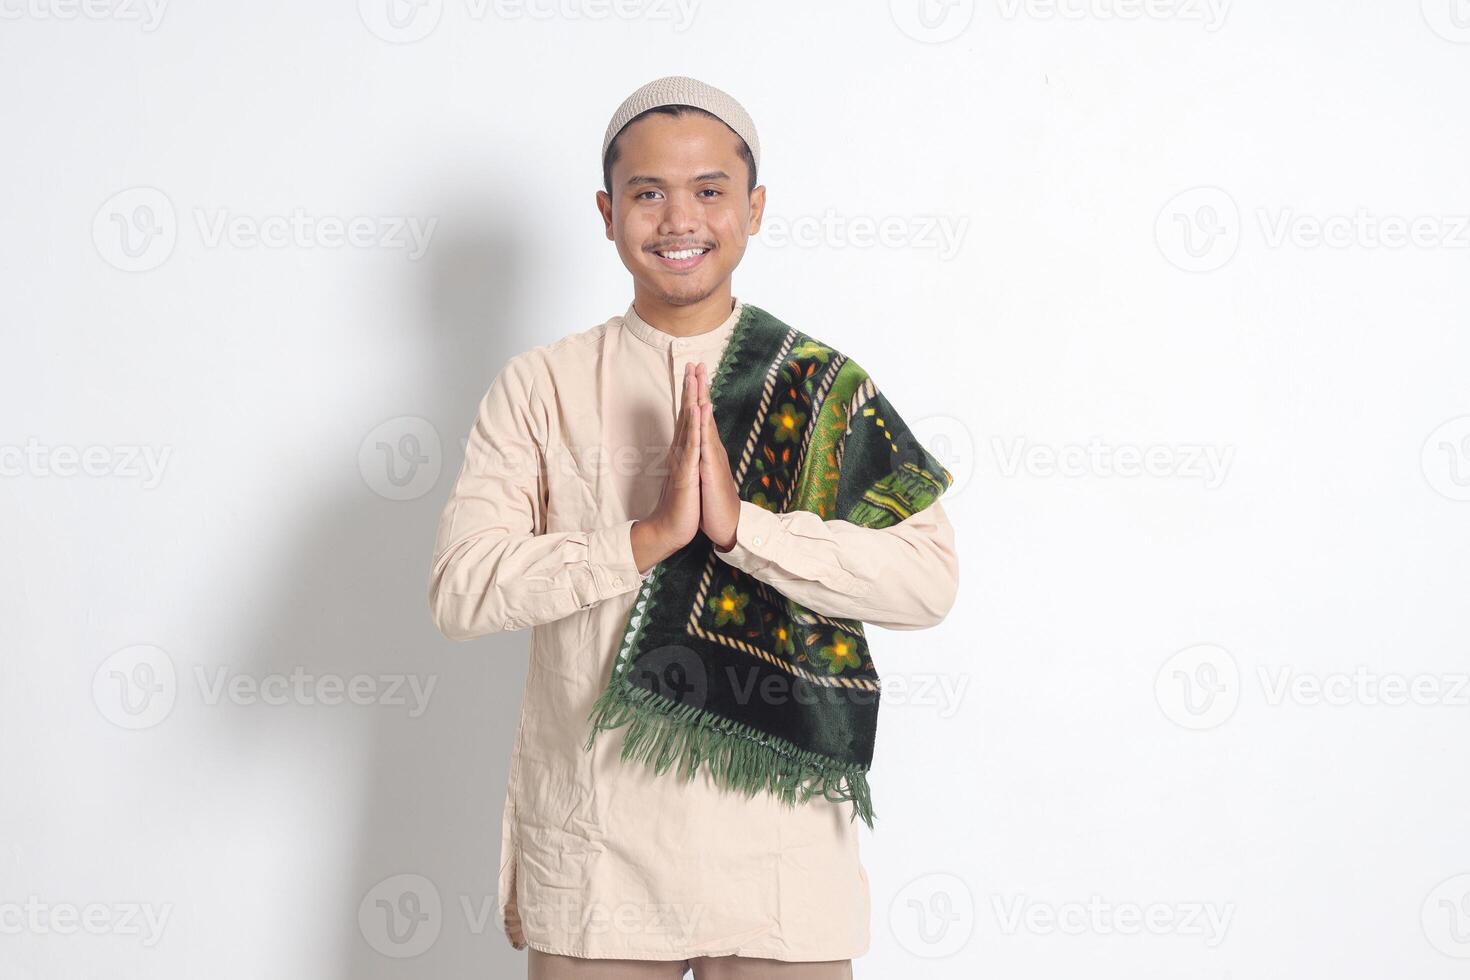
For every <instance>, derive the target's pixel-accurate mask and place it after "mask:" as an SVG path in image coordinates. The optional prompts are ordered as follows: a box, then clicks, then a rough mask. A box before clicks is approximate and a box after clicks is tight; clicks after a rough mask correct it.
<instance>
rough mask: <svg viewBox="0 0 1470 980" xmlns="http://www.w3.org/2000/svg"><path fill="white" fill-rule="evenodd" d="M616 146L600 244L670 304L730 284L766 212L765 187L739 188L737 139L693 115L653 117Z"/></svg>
mask: <svg viewBox="0 0 1470 980" xmlns="http://www.w3.org/2000/svg"><path fill="white" fill-rule="evenodd" d="M617 145H618V159H617V161H616V162H615V163H614V164H613V167H612V173H611V174H610V184H611V187H612V194H611V195H610V196H609V195H608V194H607V193H605V192H603V191H598V192H597V207H598V210H600V211H601V212H602V218H603V223H604V224H605V225H606V232H607V237H608V239H609V240H611V241H613V242H616V243H617V247H618V255H619V256H621V257H622V260H623V264H624V265H625V266H627V267H628V271H629V272H631V273H632V274H633V279H634V280H635V282H636V284H637V286H638V287H639V289H640V290H641V291H643V292H647V293H650V294H652V295H654V296H657V297H659V298H660V299H661V300H662V301H663V302H665V303H668V304H669V305H671V306H688V305H692V304H694V303H698V302H699V301H701V300H703V299H706V298H707V297H709V296H710V295H712V294H713V293H715V292H716V291H717V290H719V289H720V288H721V287H722V286H724V285H725V284H726V283H728V282H729V279H730V274H731V273H732V272H733V271H734V270H735V267H736V266H737V265H739V264H740V259H741V256H743V255H744V254H745V243H746V240H747V238H749V236H751V235H753V234H755V233H756V232H758V231H759V230H760V222H761V212H762V211H763V210H764V207H765V197H766V189H765V188H764V187H757V188H756V189H755V190H754V191H752V192H749V193H747V191H746V187H747V185H748V183H749V180H750V174H749V172H748V171H747V170H746V166H745V161H744V160H742V159H741V157H740V137H738V136H736V135H735V134H734V133H733V132H731V131H730V129H729V127H727V126H726V125H725V124H724V123H722V122H720V121H719V120H718V119H712V118H710V117H709V116H705V115H702V114H700V113H692V112H689V113H685V114H684V115H682V116H669V115H665V114H663V113H653V114H652V115H648V116H644V117H643V118H642V119H639V120H638V121H637V122H635V123H633V124H631V125H630V126H628V127H626V128H625V129H624V130H623V131H622V133H621V134H619V136H618V143H617ZM671 253H672V254H671ZM691 253H692V254H691Z"/></svg>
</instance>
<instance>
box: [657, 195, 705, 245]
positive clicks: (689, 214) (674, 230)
mask: <svg viewBox="0 0 1470 980" xmlns="http://www.w3.org/2000/svg"><path fill="white" fill-rule="evenodd" d="M698 230H699V222H698V221H697V220H696V219H695V217H694V211H693V209H692V208H689V207H688V206H686V205H685V204H684V203H683V202H681V201H680V200H679V199H678V198H677V197H675V196H673V195H670V196H669V197H668V198H667V203H666V204H665V205H664V210H663V214H661V215H660V216H659V225H658V231H659V234H661V235H666V236H669V237H673V236H675V235H688V234H692V233H694V232H696V231H698Z"/></svg>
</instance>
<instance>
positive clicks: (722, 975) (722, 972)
mask: <svg viewBox="0 0 1470 980" xmlns="http://www.w3.org/2000/svg"><path fill="white" fill-rule="evenodd" d="M526 953H527V966H528V968H529V972H528V973H527V974H526V976H527V978H528V980H680V978H681V977H683V976H684V975H685V974H686V973H688V972H689V971H690V970H691V969H692V970H693V971H694V980H766V978H768V977H770V978H779V980H852V960H821V961H818V962H811V963H788V962H786V961H785V960H766V959H759V958H756V957H751V956H693V957H690V958H689V959H687V960H592V959H583V958H582V957H579V956H560V955H557V954H555V953H543V952H542V951H541V950H539V949H536V948H535V947H534V946H532V947H528V948H527V950H526Z"/></svg>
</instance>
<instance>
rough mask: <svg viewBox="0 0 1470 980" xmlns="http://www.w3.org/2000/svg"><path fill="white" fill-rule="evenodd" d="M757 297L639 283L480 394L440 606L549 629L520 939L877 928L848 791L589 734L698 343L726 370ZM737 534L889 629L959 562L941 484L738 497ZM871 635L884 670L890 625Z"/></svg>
mask: <svg viewBox="0 0 1470 980" xmlns="http://www.w3.org/2000/svg"><path fill="white" fill-rule="evenodd" d="M740 310H741V304H740V302H739V301H738V299H737V300H736V302H735V305H734V309H733V310H732V311H731V313H730V316H729V318H728V319H726V320H725V321H724V322H723V323H721V324H720V325H719V326H718V327H716V328H715V329H713V330H710V331H708V332H706V333H702V334H699V335H697V336H693V337H682V338H680V337H675V336H673V335H672V334H668V333H665V332H664V331H662V330H659V329H658V328H656V327H654V326H652V325H650V324H648V323H646V322H645V321H644V320H642V319H641V318H639V317H638V315H637V313H636V312H635V311H634V309H633V307H632V305H631V304H630V305H629V306H628V310H627V312H626V313H624V314H623V315H622V316H620V317H614V318H612V319H610V320H608V321H607V322H606V323H603V324H601V325H600V326H597V327H593V328H592V329H590V330H586V331H583V332H581V333H575V334H571V335H569V336H566V337H563V338H561V339H560V340H557V341H555V342H553V343H550V344H546V345H542V346H539V347H535V348H533V349H531V350H529V351H526V352H524V353H522V354H519V355H517V356H515V357H513V358H511V359H510V360H509V361H508V362H507V363H506V364H505V366H504V367H503V368H502V369H501V371H500V373H499V374H498V376H496V378H495V379H494V380H493V382H492V383H491V385H490V388H489V391H488V392H487V393H486V394H485V396H484V398H483V399H482V401H481V402H480V405H479V409H478V413H477V417H476V419H475V423H474V427H473V429H472V430H471V432H470V437H469V444H468V447H467V449H466V453H465V461H464V466H463V467H462V469H461V470H460V473H459V476H458V479H457V481H456V483H455V485H454V489H453V492H452V495H451V496H450V498H449V501H448V503H447V504H446V505H445V507H444V511H443V514H442V516H441V518H440V522H439V528H438V536H437V541H436V543H435V548H434V562H433V573H432V576H431V581H430V587H429V606H430V609H431V610H432V612H433V618H434V622H435V624H436V625H437V626H438V628H439V629H440V630H441V631H442V632H443V633H444V634H445V635H446V636H448V637H450V638H453V639H456V640H468V639H473V638H475V637H479V636H484V635H486V634H489V633H495V632H498V631H500V630H515V629H526V628H529V629H530V630H531V663H530V669H529V674H528V676H527V679H526V691H525V695H524V698H523V700H522V704H521V713H520V722H519V725H518V728H517V731H516V738H515V745H514V748H513V749H512V752H511V764H510V776H509V781H508V786H507V794H506V801H505V810H504V816H503V823H502V834H501V866H500V875H499V885H498V901H499V906H498V912H499V922H500V925H501V928H503V929H504V930H505V933H506V935H507V937H508V938H509V939H510V941H511V944H512V945H513V946H514V947H515V948H516V949H524V948H525V946H526V945H527V944H529V945H531V946H533V947H535V948H536V949H540V950H544V951H546V952H549V953H561V954H566V955H572V956H582V957H597V958H619V959H649V960H675V959H684V958H687V957H691V956H725V955H731V954H735V955H741V956H751V957H766V958H772V959H778V960H832V959H848V958H853V957H857V956H859V955H861V954H862V953H864V952H866V950H867V948H868V920H869V911H870V909H869V895H868V878H867V874H866V872H865V871H864V869H863V866H862V862H861V860H860V858H859V853H858V830H857V828H858V827H860V826H861V825H862V824H861V821H853V820H851V819H850V817H851V804H849V803H834V802H830V801H827V800H824V799H822V798H821V797H818V798H815V799H813V800H811V801H809V802H807V803H805V804H799V805H797V806H796V807H795V808H791V807H787V806H786V805H785V804H783V803H781V801H780V800H778V799H777V798H776V797H774V796H772V795H770V794H767V793H758V794H756V795H755V796H754V797H750V798H747V797H745V796H744V795H743V794H740V793H737V792H732V791H729V790H725V789H723V788H721V787H719V786H717V785H716V784H714V782H713V781H712V780H711V779H710V777H709V775H708V771H707V769H706V768H704V767H701V769H700V771H699V773H698V774H697V775H696V776H695V778H694V780H693V781H692V782H685V781H683V780H682V779H681V778H680V777H679V776H678V775H677V773H675V771H674V770H669V771H667V772H665V773H663V774H662V775H655V774H654V772H653V770H652V769H651V768H649V767H647V766H646V765H645V764H643V763H633V762H627V763H625V762H622V761H620V760H619V759H618V751H619V749H620V748H621V747H622V743H623V734H624V732H625V731H626V729H623V728H618V729H611V730H608V731H604V732H602V733H601V734H600V735H599V736H598V738H597V740H596V741H595V742H594V744H593V748H592V750H591V751H586V750H584V748H583V745H584V743H585V742H586V739H587V736H588V722H587V717H588V714H589V713H590V712H591V710H592V703H593V701H594V700H596V698H597V695H598V694H599V693H601V691H602V689H603V687H604V686H605V685H606V684H607V681H608V677H609V674H610V671H611V669H612V660H613V655H614V653H615V650H616V646H617V642H618V639H619V637H620V636H621V635H622V631H623V627H624V625H625V623H626V620H627V617H628V612H629V609H630V607H631V605H632V600H633V597H634V595H635V593H636V591H637V588H638V586H639V584H640V581H641V577H640V574H639V571H638V567H637V565H636V564H635V562H634V558H633V545H632V537H631V530H632V527H633V523H634V520H635V519H636V518H644V517H647V516H648V515H650V514H651V513H652V512H653V509H654V507H655V506H656V504H657V503H658V498H659V492H660V487H661V485H662V481H663V479H664V476H665V473H666V472H667V462H668V449H669V442H670V440H671V439H672V438H673V433H674V422H675V419H676V417H677V415H678V408H679V400H680V398H681V396H682V387H683V377H684V365H685V364H686V363H688V362H690V361H699V362H703V363H704V364H706V365H708V368H709V374H710V377H711V378H712V377H713V374H714V368H715V366H716V365H717V364H718V362H719V359H720V354H721V352H722V351H723V350H724V346H725V343H726V341H727V340H728V339H729V337H730V334H731V332H732V330H733V328H734V326H735V322H736V320H737V319H738V318H739V315H740ZM817 339H819V340H824V341H827V342H829V343H833V342H835V341H834V340H833V339H832V338H829V337H818V338H817ZM839 349H840V345H839ZM716 553H717V554H719V555H720V557H721V558H722V559H723V560H725V561H727V562H729V563H730V564H732V565H735V566H736V567H738V568H740V569H742V570H744V571H746V572H748V573H749V574H751V575H753V576H755V577H756V578H759V579H761V580H763V581H765V582H767V583H769V584H770V585H772V586H774V587H775V588H776V589H778V590H779V591H781V592H782V593H784V594H785V595H787V596H789V597H790V598H792V599H794V600H796V601H798V602H800V603H802V604H803V605H806V606H807V607H809V608H811V609H813V610H815V611H817V612H819V613H823V614H825V615H829V616H842V617H848V618H855V619H860V620H862V621H864V622H867V623H872V624H875V625H879V626H883V627H886V628H888V629H921V628H923V627H926V626H932V625H934V624H935V623H937V622H939V621H940V620H941V619H943V617H944V616H945V614H946V613H947V612H948V611H949V608H950V606H951V605H952V604H953V602H954V596H955V590H956V587H957V583H958V565H957V562H956V558H955V551H954V532H953V528H952V527H951V526H950V524H949V521H948V519H947V517H946V516H945V514H944V511H943V510H942V509H941V507H940V504H939V502H937V501H936V502H934V503H933V504H931V505H929V506H928V507H926V508H925V509H923V510H921V511H919V512H918V513H916V514H914V515H912V516H911V517H909V518H908V519H907V520H905V521H903V522H901V523H899V524H895V525H892V526H890V527H887V528H881V529H878V528H866V527H860V526H858V525H855V524H851V523H848V522H846V521H841V520H825V521H824V520H822V519H821V518H819V517H818V516H817V515H815V514H812V513H810V512H807V511H794V512H792V513H788V514H775V513H772V512H770V511H768V510H766V509H764V508H762V507H760V506H758V505H756V504H752V503H750V502H749V501H741V504H740V519H739V525H738V527H737V529H736V544H735V546H734V548H732V549H731V550H730V551H729V552H724V553H721V552H716ZM872 645H873V648H874V653H875V656H876V659H877V661H878V664H879V674H880V676H881V674H882V660H883V653H882V650H883V642H882V640H881V639H878V640H876V641H874V642H873V644H872ZM875 809H876V810H877V811H878V812H880V813H881V810H882V796H881V789H880V790H879V793H878V794H877V799H876V800H875Z"/></svg>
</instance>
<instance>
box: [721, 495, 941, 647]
mask: <svg viewBox="0 0 1470 980" xmlns="http://www.w3.org/2000/svg"><path fill="white" fill-rule="evenodd" d="M715 554H717V555H719V556H720V558H721V559H723V560H724V561H726V562H728V563H729V564H731V565H733V566H735V567H736V568H739V569H740V570H741V571H744V572H747V573H748V574H750V575H752V576H754V577H755V578H758V579H760V580H761V581H762V582H765V583H766V584H767V585H770V586H772V587H773V588H775V589H776V590H777V591H779V592H780V593H781V594H782V595H785V596H786V597H787V598H789V599H792V600H794V601H796V602H798V603H800V604H801V605H803V606H806V607H807V608H808V609H810V610H812V611H813V612H815V613H818V614H820V615H823V616H833V617H840V618H843V619H856V620H859V621H861V622H864V623H872V624H873V625H874V626H881V627H883V628H884V629H894V630H910V629H924V628H926V627H929V626H934V625H936V624H938V623H939V622H940V621H942V620H943V619H944V617H945V616H946V615H947V614H948V613H949V610H950V608H951V607H952V606H953V605H954V601H955V595H956V592H957V591H958V589H959V562H958V558H957V556H956V554H955V547H954V528H953V527H952V526H951V525H950V523H949V517H948V515H946V514H945V513H944V510H943V508H942V507H941V506H940V502H939V501H937V500H936V501H934V502H932V503H931V504H929V505H928V506H927V507H924V508H923V509H921V510H918V511H916V512H915V513H913V514H911V515H909V517H908V518H907V519H906V520H903V521H900V522H898V523H897V524H891V525H889V526H888V527H882V528H872V527H863V526H861V525H858V524H853V523H851V522H850V521H843V520H823V519H822V518H820V517H818V516H817V515H816V514H814V513H812V512H811V511H805V510H795V511H790V512H788V513H784V514H777V513H774V512H772V511H769V510H766V509H765V508H764V507H761V506H760V505H759V504H753V503H751V502H750V501H748V500H742V501H740V520H739V522H738V523H737V525H736V528H735V544H734V546H733V547H732V548H731V549H730V550H729V551H720V550H719V549H718V548H716V549H715Z"/></svg>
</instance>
